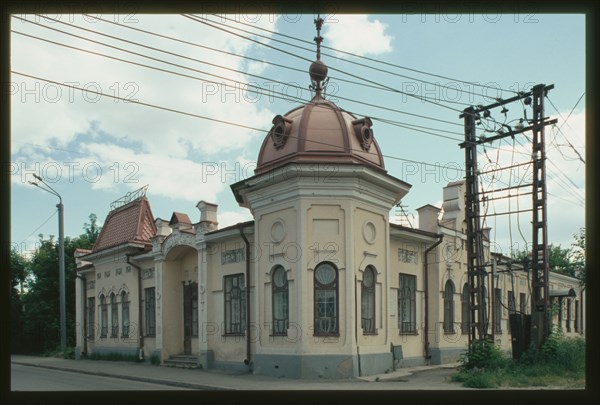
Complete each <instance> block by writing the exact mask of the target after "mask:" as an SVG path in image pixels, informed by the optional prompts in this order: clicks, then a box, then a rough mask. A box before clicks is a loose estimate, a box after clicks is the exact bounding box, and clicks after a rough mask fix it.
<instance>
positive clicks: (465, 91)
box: [192, 14, 515, 106]
mask: <svg viewBox="0 0 600 405" xmlns="http://www.w3.org/2000/svg"><path fill="white" fill-rule="evenodd" d="M192 15H193V14H192ZM213 15H214V16H216V17H219V15H217V14H213ZM194 17H197V16H195V15H194ZM197 18H204V17H197ZM222 18H224V19H226V20H229V21H234V22H236V23H238V24H242V25H246V26H250V24H247V23H244V22H241V21H235V20H232V19H230V18H228V17H222ZM206 20H207V21H209V22H211V23H213V24H219V25H224V26H226V27H231V28H232V29H235V30H238V31H241V32H245V33H248V34H251V35H256V36H259V37H262V38H266V39H269V40H271V41H275V42H279V43H282V44H285V45H288V46H292V47H296V48H299V49H302V50H305V51H308V52H314V49H312V48H305V47H302V46H298V45H294V44H290V43H289V42H285V41H280V40H277V39H274V38H270V37H267V36H265V35H260V34H256V33H254V32H251V31H247V30H244V29H241V28H236V27H233V26H230V25H227V24H224V23H219V22H217V21H213V20H209V19H206ZM253 28H257V29H259V30H261V31H266V32H269V33H271V34H275V35H280V36H283V37H286V38H290V39H294V40H296V41H299V42H302V43H307V44H311V45H312V44H313V43H312V42H310V41H306V40H303V39H299V38H296V37H293V36H291V35H285V34H281V33H278V32H275V31H271V30H267V29H265V28H262V27H253ZM321 47H323V48H328V49H331V50H334V51H336V52H339V53H344V54H348V55H352V56H355V57H357V58H361V59H367V60H370V61H376V60H374V59H371V58H367V57H362V56H360V55H356V54H353V53H351V52H345V51H341V50H338V49H335V48H331V47H327V46H323V45H321ZM321 55H324V56H328V57H330V58H333V59H337V60H341V61H344V62H347V63H351V64H353V65H357V66H362V67H366V68H368V69H372V70H375V71H378V72H382V73H387V74H389V75H392V76H397V77H402V78H405V79H410V80H415V81H418V82H422V83H425V84H431V85H434V86H438V87H441V88H446V89H451V90H455V91H458V92H461V93H468V94H471V92H470V91H468V90H463V89H460V88H455V87H449V86H444V85H441V84H439V83H434V82H430V81H427V80H423V79H418V78H416V77H412V76H406V75H401V74H399V73H394V72H390V71H389V70H385V69H380V68H376V67H374V66H369V65H365V64H364V63H359V62H356V61H353V62H352V61H349V60H347V59H344V58H341V57H339V56H336V55H333V54H328V53H323V52H321ZM376 62H378V61H376ZM380 63H383V62H380ZM392 65H393V64H392ZM394 66H396V67H397V65H394ZM402 68H403V67H402ZM455 81H460V82H462V83H468V84H471V85H474V84H473V83H470V82H465V81H462V80H455ZM485 87H490V88H494V89H495V90H498V88H497V87H492V86H485ZM500 90H502V89H500ZM507 91H508V90H507ZM513 93H515V92H513ZM444 102H446V103H452V104H458V105H464V106H469V105H470V104H469V103H461V102H457V101H446V100H445V101H444Z"/></svg>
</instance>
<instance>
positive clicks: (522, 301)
mask: <svg viewBox="0 0 600 405" xmlns="http://www.w3.org/2000/svg"><path fill="white" fill-rule="evenodd" d="M519 297H520V298H519V308H520V311H521V312H522V313H523V314H526V313H527V295H526V294H525V293H520V294H519Z"/></svg>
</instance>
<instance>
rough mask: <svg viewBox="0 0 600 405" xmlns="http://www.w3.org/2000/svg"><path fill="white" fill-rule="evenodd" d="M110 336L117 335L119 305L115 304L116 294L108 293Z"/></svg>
mask: <svg viewBox="0 0 600 405" xmlns="http://www.w3.org/2000/svg"><path fill="white" fill-rule="evenodd" d="M110 321H111V322H110V325H111V329H110V337H113V338H115V337H117V336H118V334H119V307H118V306H117V296H116V295H115V293H111V294H110Z"/></svg>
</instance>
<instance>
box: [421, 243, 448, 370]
mask: <svg viewBox="0 0 600 405" xmlns="http://www.w3.org/2000/svg"><path fill="white" fill-rule="evenodd" d="M443 240H444V235H443V234H439V235H438V241H437V242H435V243H434V244H433V245H431V246H430V247H428V248H427V249H425V252H423V280H424V283H425V286H424V287H423V289H424V291H425V325H424V330H423V332H424V334H425V336H424V337H425V340H424V343H423V355H424V356H425V360H427V361H429V360H430V359H431V353H429V293H428V291H429V274H428V271H427V270H428V266H429V263H428V260H427V256H428V255H429V252H431V251H432V250H433V249H435V248H436V247H437V246H438V245H439V244H440V243H442V241H443Z"/></svg>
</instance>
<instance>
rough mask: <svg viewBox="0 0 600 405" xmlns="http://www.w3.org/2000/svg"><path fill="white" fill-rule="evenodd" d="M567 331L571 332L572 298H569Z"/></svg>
mask: <svg viewBox="0 0 600 405" xmlns="http://www.w3.org/2000/svg"><path fill="white" fill-rule="evenodd" d="M567 332H571V299H570V298H567Z"/></svg>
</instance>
